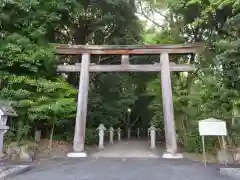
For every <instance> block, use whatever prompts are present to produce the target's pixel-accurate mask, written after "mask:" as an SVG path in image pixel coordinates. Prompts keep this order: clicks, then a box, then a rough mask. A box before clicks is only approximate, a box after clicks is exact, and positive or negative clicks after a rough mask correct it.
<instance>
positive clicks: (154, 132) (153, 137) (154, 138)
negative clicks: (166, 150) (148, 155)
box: [149, 125, 156, 149]
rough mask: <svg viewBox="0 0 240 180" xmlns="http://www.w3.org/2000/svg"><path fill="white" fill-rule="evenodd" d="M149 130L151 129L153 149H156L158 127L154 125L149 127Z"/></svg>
mask: <svg viewBox="0 0 240 180" xmlns="http://www.w3.org/2000/svg"><path fill="white" fill-rule="evenodd" d="M149 131H150V136H151V147H150V148H151V149H156V146H155V141H156V128H155V127H154V126H153V125H152V126H151V127H150V128H149Z"/></svg>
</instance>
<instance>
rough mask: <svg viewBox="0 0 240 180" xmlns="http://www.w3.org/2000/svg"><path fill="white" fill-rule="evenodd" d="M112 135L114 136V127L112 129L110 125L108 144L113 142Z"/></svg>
mask: <svg viewBox="0 0 240 180" xmlns="http://www.w3.org/2000/svg"><path fill="white" fill-rule="evenodd" d="M113 136H114V129H113V127H110V128H109V141H110V144H113Z"/></svg>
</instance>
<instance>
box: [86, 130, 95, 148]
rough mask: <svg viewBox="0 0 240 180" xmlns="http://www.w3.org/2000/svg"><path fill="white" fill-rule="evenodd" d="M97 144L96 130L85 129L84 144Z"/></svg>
mask: <svg viewBox="0 0 240 180" xmlns="http://www.w3.org/2000/svg"><path fill="white" fill-rule="evenodd" d="M97 142H98V134H97V131H96V129H88V128H87V129H86V132H85V144H87V145H93V144H96V143H97Z"/></svg>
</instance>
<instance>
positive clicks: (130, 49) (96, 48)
mask: <svg viewBox="0 0 240 180" xmlns="http://www.w3.org/2000/svg"><path fill="white" fill-rule="evenodd" d="M53 45H54V46H55V48H56V54H62V55H63V54H65V55H79V54H83V53H89V54H160V53H164V52H166V53H172V54H186V53H197V52H198V53H199V52H201V51H203V49H204V44H203V43H194V44H177V45H68V44H53Z"/></svg>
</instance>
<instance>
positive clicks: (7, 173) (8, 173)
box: [0, 165, 32, 180]
mask: <svg viewBox="0 0 240 180" xmlns="http://www.w3.org/2000/svg"><path fill="white" fill-rule="evenodd" d="M31 168H32V166H30V165H4V166H2V165H0V179H1V180H2V179H3V180H5V179H8V178H10V177H13V176H17V175H18V174H21V173H24V172H27V171H29V170H30V169H31Z"/></svg>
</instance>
